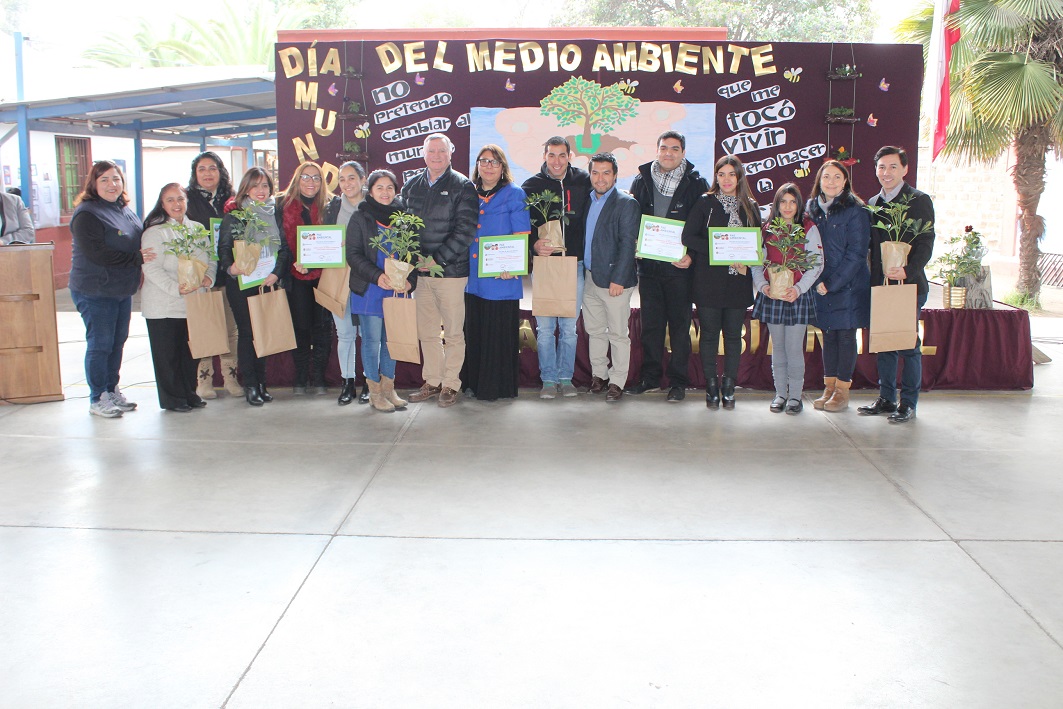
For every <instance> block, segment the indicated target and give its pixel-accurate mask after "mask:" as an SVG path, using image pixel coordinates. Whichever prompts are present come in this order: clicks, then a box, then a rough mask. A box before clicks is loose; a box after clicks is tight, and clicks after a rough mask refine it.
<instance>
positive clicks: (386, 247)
mask: <svg viewBox="0 0 1063 709" xmlns="http://www.w3.org/2000/svg"><path fill="white" fill-rule="evenodd" d="M422 229H424V220H423V219H421V218H420V217H418V216H416V215H414V214H410V213H409V212H395V213H394V214H392V215H391V220H390V221H389V222H388V226H387V227H385V228H384V230H383V231H382V232H380V233H378V234H377V235H376V236H374V237H373V238H371V239H370V240H369V245H370V246H371V247H373V248H374V249H377V250H378V251H380V252H382V253H383V254H384V255H385V256H387V257H388V258H393V259H395V260H397V261H403V262H404V263H409V264H413V265H414V268H417V269H421V268H427V269H428V275H429V276H432V277H433V278H435V277H441V276H442V275H443V267H442V266H440V265H439V264H438V263H435V262H434V261H433V262H432V263H431V265H429V261H428V259H427V258H425V257H424V255H423V254H422V253H421V239H420V233H421V230H422Z"/></svg>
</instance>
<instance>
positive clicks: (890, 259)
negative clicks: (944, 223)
mask: <svg viewBox="0 0 1063 709" xmlns="http://www.w3.org/2000/svg"><path fill="white" fill-rule="evenodd" d="M909 202H911V196H910V195H909V196H906V197H903V198H901V199H898V200H897V201H896V202H890V203H888V204H886V205H885V206H877V205H871V204H868V205H865V207H864V208H865V209H867V211H869V212H871V216H872V220H875V219H877V220H878V221H877V222H874V223H873V224H872V225H871V226H873V227H876V228H878V229H882V230H883V231H884V232H886V241H883V242H882V243H881V244H880V245H879V246H880V247H881V249H882V251H881V253H882V272H883V273H885V272H887V271H889V270H890V269H891V268H904V267H905V266H907V265H908V253H909V252H910V251H911V250H912V244H911V242H912V241H914V240H915V238H916V237H917V236H920V235H921V234H925V233H927V232H928V231H930V230H931V229H933V228H934V222H932V221H927V222H923V220H922V219H910V218H909V217H908V204H909ZM904 234H911V237H910V238H909V240H908V241H903V240H902V239H901V237H902V235H904Z"/></svg>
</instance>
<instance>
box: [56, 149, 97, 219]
mask: <svg viewBox="0 0 1063 709" xmlns="http://www.w3.org/2000/svg"><path fill="white" fill-rule="evenodd" d="M55 154H56V158H57V162H58V164H59V215H60V217H68V218H69V217H70V215H71V214H73V213H74V200H75V199H76V198H77V196H78V194H79V193H80V192H81V188H82V187H84V185H85V180H86V179H87V178H88V176H89V167H90V166H91V165H92V156H91V155H90V150H89V139H88V138H72V137H70V136H56V137H55Z"/></svg>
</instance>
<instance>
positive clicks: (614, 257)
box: [582, 189, 642, 288]
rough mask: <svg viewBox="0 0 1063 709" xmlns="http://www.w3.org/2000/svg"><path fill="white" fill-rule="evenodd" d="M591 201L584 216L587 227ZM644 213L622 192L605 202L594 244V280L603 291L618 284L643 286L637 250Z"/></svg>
mask: <svg viewBox="0 0 1063 709" xmlns="http://www.w3.org/2000/svg"><path fill="white" fill-rule="evenodd" d="M589 211H590V200H588V204H587V207H586V210H585V211H584V213H583V216H582V219H583V224H584V226H586V224H587V214H588V213H589ZM641 221H642V210H641V209H639V203H638V202H636V201H635V198H634V197H632V196H631V195H629V194H628V193H626V192H621V191H620V190H619V189H615V190H613V192H612V194H610V195H609V196H608V197H606V199H605V204H604V205H603V206H602V211H601V213H600V214H599V215H598V221H597V222H596V223H595V225H594V240H593V241H592V242H591V280H593V281H594V285H596V286H598V287H599V288H608V287H609V284H610V283H616V284H617V285H620V286H623V287H624V288H633V287H635V285H636V284H637V283H638V282H639V280H638V276H636V275H635V249H636V247H637V245H638V238H639V223H640V222H641Z"/></svg>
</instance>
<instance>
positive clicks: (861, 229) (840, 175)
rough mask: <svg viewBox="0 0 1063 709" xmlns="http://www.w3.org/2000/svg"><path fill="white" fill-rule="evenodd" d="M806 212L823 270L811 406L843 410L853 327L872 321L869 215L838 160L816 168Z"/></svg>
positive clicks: (853, 342) (853, 351)
mask: <svg viewBox="0 0 1063 709" xmlns="http://www.w3.org/2000/svg"><path fill="white" fill-rule="evenodd" d="M805 212H806V214H807V215H808V216H809V218H810V219H811V220H812V221H813V222H815V224H816V227H817V228H818V229H819V235H820V238H821V239H822V240H823V273H822V274H820V277H819V280H818V282H817V283H816V286H815V293H816V325H817V326H818V327H819V329H820V330H822V331H823V386H824V389H823V396H821V397H819V398H818V399H816V400H815V401H813V402H812V406H814V407H815V408H817V409H823V410H824V411H832V412H836V411H844V410H845V409H847V408H849V387H850V386H851V385H852V383H853V370H855V369H856V330H857V328H861V327H867V326H868V325H869V324H870V322H871V271H870V270H869V269H868V267H867V253H868V245H869V244H870V242H871V220H870V218H869V215H868V213H867V210H866V209H864V203H863V202H862V201H861V200H860V198H859V197H858V196H857V195H856V194H855V193H854V192H853V188H852V182H851V181H850V180H849V171H848V170H847V169H846V168H845V165H843V164H841V163H840V162H838V161H837V160H828V161H827V162H825V163H823V165H822V166H821V167H820V168H819V172H817V173H816V184H815V187H813V188H812V197H811V199H809V200H808V205H807V206H806V208H805Z"/></svg>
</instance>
